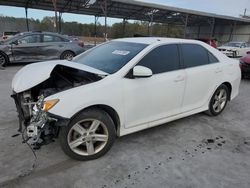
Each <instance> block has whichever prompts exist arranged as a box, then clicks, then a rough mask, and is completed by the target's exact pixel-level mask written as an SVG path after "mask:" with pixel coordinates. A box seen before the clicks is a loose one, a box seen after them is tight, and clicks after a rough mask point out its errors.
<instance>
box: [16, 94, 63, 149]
mask: <svg viewBox="0 0 250 188" xmlns="http://www.w3.org/2000/svg"><path fill="white" fill-rule="evenodd" d="M12 97H13V98H14V100H15V103H16V106H17V111H18V117H19V129H18V131H19V132H21V133H22V134H23V137H24V140H25V142H27V143H28V144H29V145H32V146H33V147H34V148H36V149H38V148H40V146H41V145H44V144H48V143H50V142H52V141H53V138H56V137H57V135H58V131H59V126H55V124H56V123H57V121H62V119H60V118H55V117H53V115H50V114H49V113H48V111H47V110H48V107H46V103H48V102H51V101H45V100H44V99H45V97H44V95H41V96H39V98H38V101H36V102H32V100H31V96H30V95H29V94H27V93H23V94H22V96H20V95H18V94H13V95H12ZM21 98H22V99H23V100H20V99H21ZM58 101H59V100H58ZM58 101H55V102H54V104H55V103H56V102H58ZM50 107H51V106H50ZM63 121H64V123H65V125H67V122H68V120H67V119H63Z"/></svg>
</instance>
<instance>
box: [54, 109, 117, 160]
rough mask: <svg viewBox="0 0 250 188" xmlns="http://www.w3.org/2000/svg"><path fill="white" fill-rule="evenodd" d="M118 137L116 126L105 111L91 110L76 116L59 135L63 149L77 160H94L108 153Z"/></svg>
mask: <svg viewBox="0 0 250 188" xmlns="http://www.w3.org/2000/svg"><path fill="white" fill-rule="evenodd" d="M115 137H116V130H115V125H114V122H113V120H112V119H111V117H110V116H109V115H108V114H107V113H106V112H105V111H103V110H99V109H89V110H86V111H83V112H81V113H79V114H78V115H76V116H75V117H74V118H73V119H72V120H71V122H70V123H69V125H68V126H66V127H62V128H61V130H60V133H59V140H60V144H61V148H62V150H63V151H64V153H65V154H67V155H68V156H69V157H71V158H73V159H76V160H81V161H85V160H93V159H97V158H99V157H101V156H103V155H104V154H105V153H107V152H108V151H109V150H110V148H111V146H112V145H113V143H114V141H115Z"/></svg>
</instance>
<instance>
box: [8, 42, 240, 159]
mask: <svg viewBox="0 0 250 188" xmlns="http://www.w3.org/2000/svg"><path fill="white" fill-rule="evenodd" d="M240 80H241V73H240V67H239V63H238V62H237V61H235V60H233V59H230V58H228V57H227V56H225V55H223V54H221V53H220V52H219V51H218V50H216V49H214V48H213V47H211V46H209V45H207V44H205V43H203V42H199V41H196V40H183V39H170V38H125V39H117V40H112V41H109V42H106V43H104V44H102V45H99V46H97V47H95V48H92V49H90V50H88V51H86V52H84V53H83V54H81V55H79V56H77V57H75V58H74V59H73V61H72V62H69V61H65V60H57V61H49V62H42V63H36V64H31V65H27V66H25V67H24V68H22V69H21V70H20V71H19V72H18V73H17V74H16V75H15V77H14V79H13V81H12V89H13V95H12V97H13V98H14V99H15V102H16V106H17V111H18V113H19V119H20V131H22V132H23V133H24V137H25V138H26V139H27V140H28V141H27V142H28V143H29V144H31V145H33V146H35V147H39V146H41V145H43V144H48V143H49V142H50V141H51V140H53V138H57V137H59V140H60V144H61V147H62V149H63V151H64V152H65V153H66V154H67V155H69V156H70V157H72V158H74V159H78V160H90V159H96V158H98V157H100V156H102V155H104V154H105V153H106V152H107V151H108V150H109V149H110V148H111V146H112V144H113V142H114V140H115V138H116V137H117V136H123V135H127V134H130V133H133V132H136V131H140V130H143V129H146V128H149V127H154V126H157V125H160V124H163V123H166V122H170V121H173V120H176V119H180V118H183V117H186V116H190V115H192V114H196V113H199V112H203V111H206V112H207V113H208V114H210V115H212V116H216V115H218V114H220V113H221V112H222V111H223V110H224V108H225V107H226V104H227V102H228V101H230V100H232V99H234V98H235V97H236V96H237V95H238V91H239V84H240Z"/></svg>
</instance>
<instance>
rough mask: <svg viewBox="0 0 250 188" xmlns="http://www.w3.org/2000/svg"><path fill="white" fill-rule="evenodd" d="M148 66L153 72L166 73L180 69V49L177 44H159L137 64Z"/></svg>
mask: <svg viewBox="0 0 250 188" xmlns="http://www.w3.org/2000/svg"><path fill="white" fill-rule="evenodd" d="M137 65H141V66H145V67H148V68H150V69H151V70H152V72H153V74H158V73H164V72H169V71H174V70H177V69H179V65H180V63H179V51H178V46H177V45H176V44H168V45H163V46H159V47H157V48H155V49H153V50H152V51H151V52H149V53H148V54H147V55H146V56H144V57H143V58H142V60H141V61H140V62H139V63H138V64H137Z"/></svg>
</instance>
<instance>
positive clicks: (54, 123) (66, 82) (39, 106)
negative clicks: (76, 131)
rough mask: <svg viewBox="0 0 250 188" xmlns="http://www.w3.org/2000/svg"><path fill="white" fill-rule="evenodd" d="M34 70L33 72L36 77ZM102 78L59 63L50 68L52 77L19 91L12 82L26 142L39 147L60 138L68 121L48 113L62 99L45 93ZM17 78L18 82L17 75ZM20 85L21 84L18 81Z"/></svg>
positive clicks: (13, 96)
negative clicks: (48, 98)
mask: <svg viewBox="0 0 250 188" xmlns="http://www.w3.org/2000/svg"><path fill="white" fill-rule="evenodd" d="M19 74H20V73H19ZM35 74H36V73H35V72H34V77H35V76H36V75H35ZM18 76H19V77H22V79H23V77H24V76H25V72H24V71H23V73H22V75H18ZM102 78H104V76H103V75H98V74H95V73H91V72H87V71H84V70H79V69H76V68H72V67H68V66H64V65H56V66H55V67H53V69H52V70H51V73H50V76H49V78H47V79H45V80H43V81H42V82H40V83H39V84H37V85H35V86H33V87H31V88H29V89H26V90H25V91H21V92H16V91H15V84H13V85H14V86H13V95H11V97H12V98H13V99H14V100H15V104H16V108H17V112H18V118H19V129H18V131H19V132H21V133H22V135H23V136H24V138H25V142H27V143H28V144H30V145H32V146H33V147H34V148H36V149H38V148H40V146H41V145H45V144H48V143H50V142H52V141H53V139H54V138H57V136H58V133H59V130H60V127H61V126H67V125H68V123H69V119H67V118H63V117H60V116H56V115H54V114H51V113H49V110H50V109H51V108H52V107H53V106H54V105H56V104H57V103H58V102H59V99H54V100H46V97H48V96H51V95H53V94H56V93H58V92H62V91H65V90H68V89H71V88H74V87H79V86H82V85H85V84H89V83H93V82H96V81H99V80H101V79H102ZM15 80H17V81H16V82H17V83H18V78H15ZM27 82H28V81H27ZM19 83H20V82H19ZM17 86H20V85H18V84H17Z"/></svg>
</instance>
